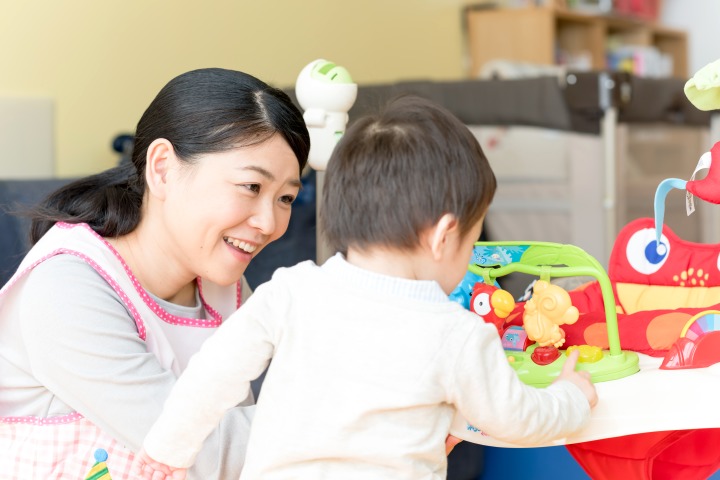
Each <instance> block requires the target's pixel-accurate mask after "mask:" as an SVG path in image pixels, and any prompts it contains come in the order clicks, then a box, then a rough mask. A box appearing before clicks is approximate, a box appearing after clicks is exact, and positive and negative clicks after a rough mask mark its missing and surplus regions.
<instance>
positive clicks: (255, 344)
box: [143, 289, 277, 478]
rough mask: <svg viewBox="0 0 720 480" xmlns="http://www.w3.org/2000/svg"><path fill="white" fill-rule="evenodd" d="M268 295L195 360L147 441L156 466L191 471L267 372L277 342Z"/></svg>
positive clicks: (232, 320) (207, 344) (239, 313)
mask: <svg viewBox="0 0 720 480" xmlns="http://www.w3.org/2000/svg"><path fill="white" fill-rule="evenodd" d="M264 293H268V292H267V291H266V290H262V289H258V291H257V292H256V293H255V294H254V295H253V296H252V298H250V299H249V300H248V302H247V303H246V304H245V305H244V306H243V307H242V308H241V309H240V310H238V311H237V312H236V313H235V314H233V315H232V316H231V317H230V318H228V319H227V320H226V321H225V322H224V323H223V325H222V326H220V328H219V329H218V330H217V332H216V333H215V334H214V335H213V336H212V337H210V338H209V339H208V340H207V341H206V342H205V343H204V344H203V346H202V348H201V349H200V351H199V352H198V353H197V354H195V355H194V356H193V357H192V358H191V360H190V362H189V364H188V367H187V368H186V370H185V371H184V372H183V374H182V375H181V376H180V378H179V379H178V381H177V383H176V384H175V386H174V388H173V390H172V392H171V393H170V396H169V397H168V399H167V401H166V402H165V405H164V408H163V413H162V414H161V415H160V417H159V418H158V420H157V421H156V422H155V424H154V425H153V427H152V428H151V429H150V432H149V433H148V435H147V436H146V437H145V441H144V443H143V448H144V453H145V454H146V455H147V456H148V457H149V458H151V459H152V460H153V461H156V462H157V463H158V464H165V465H168V466H172V467H175V468H179V469H182V468H188V467H190V466H191V465H192V463H193V461H194V458H195V455H196V454H197V452H198V451H199V449H200V447H201V446H202V443H203V441H204V439H205V437H207V435H208V434H209V433H210V432H211V431H212V430H213V429H214V428H215V427H216V426H217V424H218V422H219V421H220V419H221V418H222V416H223V415H224V413H225V412H226V411H227V410H228V409H230V408H232V407H234V406H235V405H237V404H238V402H240V401H242V400H243V399H244V398H245V397H246V396H247V395H248V393H249V391H250V381H251V380H254V379H255V378H257V377H258V376H259V375H260V374H261V373H262V372H263V370H264V369H265V368H266V367H267V365H268V363H269V360H270V358H271V357H272V354H273V350H274V340H275V339H274V332H273V328H272V327H271V326H270V325H269V323H268V322H269V321H271V319H272V318H273V313H272V312H271V310H270V309H269V308H266V305H267V304H269V303H271V302H270V301H268V302H266V301H264V299H265V298H267V297H268V295H263V294H264ZM270 300H271V301H272V300H273V299H272V298H271V299H270ZM276 300H277V299H276ZM261 319H262V320H261ZM144 458H147V457H144ZM150 465H152V463H146V464H145V465H144V466H145V467H148V466H150ZM148 478H154V477H148ZM160 478H163V477H160ZM170 478H173V477H170Z"/></svg>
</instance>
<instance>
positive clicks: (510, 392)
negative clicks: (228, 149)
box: [144, 255, 590, 480]
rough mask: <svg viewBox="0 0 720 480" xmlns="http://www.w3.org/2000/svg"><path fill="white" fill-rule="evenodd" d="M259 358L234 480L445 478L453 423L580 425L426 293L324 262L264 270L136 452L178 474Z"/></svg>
mask: <svg viewBox="0 0 720 480" xmlns="http://www.w3.org/2000/svg"><path fill="white" fill-rule="evenodd" d="M271 359H272V364H271V366H270V368H269V370H268V372H267V375H266V377H265V381H264V384H263V389H262V391H261V393H260V397H259V400H258V405H257V410H256V414H255V418H254V421H253V425H252V429H251V434H250V440H249V447H248V453H247V459H246V464H245V467H244V469H243V472H242V475H241V478H243V479H256V478H262V479H274V478H311V479H322V478H342V479H344V480H345V479H353V478H364V479H367V478H395V479H398V478H407V479H421V478H445V474H446V466H447V464H446V455H445V449H444V441H445V438H446V436H447V434H448V430H449V427H450V424H451V422H452V419H453V415H454V413H455V411H456V410H458V411H459V412H460V413H461V414H462V415H463V416H464V417H465V418H466V419H467V420H468V421H469V422H471V423H472V424H473V425H475V426H477V427H478V428H481V429H482V430H483V431H484V432H486V433H488V434H489V435H492V436H493V437H495V438H498V439H503V440H506V441H510V442H515V443H517V444H521V445H534V444H538V443H542V442H545V441H547V440H549V439H552V438H556V437H561V436H565V435H568V434H569V433H571V432H573V431H575V430H577V429H579V428H581V427H582V426H583V425H584V424H585V423H586V422H587V421H588V419H589V415H590V407H589V404H588V401H587V400H586V398H585V396H584V395H583V394H582V392H581V391H580V390H579V389H578V388H577V387H576V386H575V385H573V384H571V383H569V382H557V383H555V384H553V385H551V386H550V387H548V388H545V389H536V388H532V387H528V386H526V385H525V384H523V383H522V382H521V381H520V380H519V379H518V378H517V375H516V374H515V373H514V371H513V370H512V368H511V367H510V366H509V364H508V362H507V360H506V357H505V354H504V352H503V350H502V346H501V344H500V341H499V338H498V336H497V332H496V331H495V329H494V327H493V326H492V325H487V324H485V323H484V322H482V321H481V320H479V319H478V318H477V316H475V315H474V314H472V313H470V312H468V311H466V310H464V309H463V308H462V307H461V306H460V305H458V304H457V303H455V302H452V301H450V300H448V298H447V296H446V295H445V294H444V293H443V291H442V290H441V288H440V286H439V285H438V284H437V283H435V282H432V281H414V280H406V279H400V278H394V277H388V276H383V275H378V274H375V273H371V272H368V271H365V270H362V269H359V268H357V267H354V266H353V265H351V264H349V263H347V262H346V261H345V260H344V259H343V258H342V257H341V256H339V255H337V256H335V257H333V258H331V259H330V260H328V261H327V262H326V263H325V264H324V265H323V266H322V267H318V266H316V265H314V264H313V263H311V262H304V263H301V264H299V265H297V266H295V267H292V268H288V269H280V270H278V271H277V272H276V273H275V275H274V276H273V279H272V280H271V281H270V282H268V283H266V284H263V285H261V286H260V287H259V288H257V290H256V292H255V293H254V295H253V297H252V298H251V299H250V300H249V301H248V302H247V303H246V304H245V305H244V306H243V308H242V309H240V310H239V311H238V312H237V313H235V314H234V315H233V316H231V317H230V318H229V319H228V320H227V321H226V322H225V323H224V324H223V325H222V326H221V327H220V328H219V329H218V331H217V332H216V333H215V334H214V335H213V336H212V337H211V338H209V339H208V340H207V341H206V342H205V343H204V345H203V347H202V348H201V350H200V352H199V353H198V354H196V355H195V356H194V357H193V358H192V359H191V360H190V363H189V365H188V368H187V369H186V370H185V372H184V373H183V375H182V376H181V377H180V379H179V380H178V382H177V383H176V385H175V387H174V389H173V392H172V393H171V395H170V397H169V398H168V400H167V402H166V404H165V407H164V411H163V414H162V415H161V416H160V418H159V420H158V421H157V422H156V424H155V425H154V427H153V428H152V429H151V431H150V433H149V434H148V437H147V438H146V440H145V443H144V447H145V449H146V451H147V453H148V454H149V455H150V456H151V457H152V458H154V459H155V460H158V461H161V462H164V463H166V464H169V465H173V466H177V467H183V466H189V465H190V464H191V463H192V461H193V459H194V456H195V454H196V452H197V451H198V448H199V447H200V445H201V442H202V440H203V438H204V436H205V435H206V434H208V433H209V432H210V431H211V430H212V429H213V428H214V426H215V425H216V423H217V422H218V420H219V419H220V418H221V417H222V415H223V412H224V411H225V409H227V408H228V407H230V406H232V405H234V404H235V403H237V399H240V398H243V397H244V396H245V395H246V394H247V392H248V389H249V388H250V381H251V380H253V379H254V378H255V377H257V376H258V375H259V374H260V372H262V371H263V370H264V369H265V367H266V366H267V364H268V362H269V361H270V360H271Z"/></svg>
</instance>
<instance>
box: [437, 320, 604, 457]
mask: <svg viewBox="0 0 720 480" xmlns="http://www.w3.org/2000/svg"><path fill="white" fill-rule="evenodd" d="M493 334H494V335H493ZM466 338H467V340H466V341H465V342H464V345H463V346H462V347H461V348H460V350H459V352H458V357H457V359H456V360H457V363H456V364H455V366H454V367H453V370H452V374H453V375H454V378H452V380H451V382H452V383H451V384H450V385H449V387H448V388H449V391H450V398H449V401H450V402H451V403H453V404H455V405H456V407H457V408H458V410H459V412H460V414H461V415H463V417H464V418H465V419H466V420H467V421H468V422H469V423H470V424H472V425H473V426H474V427H476V428H479V429H481V430H482V431H483V432H485V433H487V434H488V435H490V436H492V437H493V438H496V439H498V440H502V441H506V442H510V443H515V444H518V445H527V446H533V445H542V444H546V443H548V442H550V441H552V440H555V439H558V438H563V437H565V436H568V435H570V434H571V433H574V432H576V431H577V430H579V429H581V428H582V427H583V426H585V424H586V423H587V422H588V420H589V418H590V407H591V398H590V397H592V393H591V392H594V387H592V386H591V385H590V386H588V385H585V386H582V384H583V383H584V382H585V381H587V379H583V378H582V377H583V375H584V374H580V373H577V372H574V371H573V368H574V364H573V362H572V361H570V363H569V364H568V366H567V371H565V370H564V371H563V374H562V376H561V377H560V378H558V379H557V380H556V381H555V382H554V383H553V384H552V385H550V386H548V387H547V388H534V387H530V386H528V385H525V384H524V383H523V382H522V381H520V379H519V378H518V376H517V374H516V373H515V371H514V370H513V369H512V368H511V367H510V365H509V363H508V360H507V358H506V357H505V353H504V352H503V350H502V345H501V343H500V341H499V339H498V337H497V332H496V331H494V330H493V329H492V325H487V324H481V323H478V324H477V325H476V326H475V328H474V329H473V331H471V332H470V333H469V334H466ZM588 383H589V381H588ZM586 387H587V388H586ZM584 390H586V391H587V393H586V391H584Z"/></svg>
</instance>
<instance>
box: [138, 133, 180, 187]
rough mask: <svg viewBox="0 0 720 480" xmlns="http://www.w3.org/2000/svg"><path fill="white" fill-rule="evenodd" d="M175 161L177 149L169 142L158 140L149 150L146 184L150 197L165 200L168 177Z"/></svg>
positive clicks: (146, 164) (154, 141)
mask: <svg viewBox="0 0 720 480" xmlns="http://www.w3.org/2000/svg"><path fill="white" fill-rule="evenodd" d="M174 160H175V149H174V148H173V146H172V143H170V141H169V140H166V139H164V138H157V139H155V140H153V142H152V143H151V144H150V146H149V147H148V150H147V156H146V159H145V161H146V163H145V182H146V183H147V189H148V192H149V193H150V195H153V196H155V197H158V198H159V199H161V200H162V199H164V198H165V195H166V188H167V176H168V171H169V170H170V166H171V164H172V163H173V162H174Z"/></svg>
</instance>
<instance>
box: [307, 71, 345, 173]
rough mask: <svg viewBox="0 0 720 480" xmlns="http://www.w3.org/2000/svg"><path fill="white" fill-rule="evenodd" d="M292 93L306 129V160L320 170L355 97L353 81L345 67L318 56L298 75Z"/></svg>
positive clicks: (331, 149)
mask: <svg viewBox="0 0 720 480" xmlns="http://www.w3.org/2000/svg"><path fill="white" fill-rule="evenodd" d="M295 96H296V97H297V100H298V103H300V106H301V107H302V109H303V110H304V114H303V118H304V119H305V125H307V128H308V131H309V132H310V155H309V158H308V163H309V164H310V166H311V167H312V168H314V169H315V170H321V171H324V170H325V168H326V167H327V163H328V160H330V154H332V151H333V149H334V148H335V144H336V143H337V141H338V140H339V139H340V137H341V136H342V134H343V133H345V128H346V126H347V122H348V111H349V110H350V108H351V107H352V106H353V104H354V103H355V98H356V97H357V84H356V83H353V81H352V78H351V77H350V73H349V72H348V71H347V70H346V69H345V68H343V67H341V66H338V65H335V64H334V63H333V62H329V61H327V60H323V59H318V60H315V61H313V62H310V63H309V64H307V65H306V66H305V68H303V69H302V71H301V72H300V75H298V78H297V82H296V83H295Z"/></svg>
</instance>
